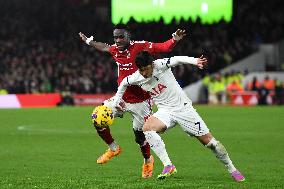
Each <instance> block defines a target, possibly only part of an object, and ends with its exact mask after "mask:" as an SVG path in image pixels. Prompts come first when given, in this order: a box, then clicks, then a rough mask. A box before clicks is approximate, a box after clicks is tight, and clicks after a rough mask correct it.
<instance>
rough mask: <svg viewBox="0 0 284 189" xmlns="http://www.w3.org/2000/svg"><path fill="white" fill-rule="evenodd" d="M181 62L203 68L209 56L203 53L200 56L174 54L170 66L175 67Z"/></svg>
mask: <svg viewBox="0 0 284 189" xmlns="http://www.w3.org/2000/svg"><path fill="white" fill-rule="evenodd" d="M180 64H193V65H196V66H198V68H200V69H203V67H204V65H205V64H207V58H204V57H203V55H201V56H200V57H199V58H194V57H188V56H174V57H172V58H170V63H169V64H168V66H169V67H174V66H177V65H180Z"/></svg>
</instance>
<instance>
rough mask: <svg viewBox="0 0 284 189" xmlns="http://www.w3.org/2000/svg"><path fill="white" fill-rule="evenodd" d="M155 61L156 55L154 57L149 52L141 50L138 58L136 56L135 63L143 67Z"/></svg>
mask: <svg viewBox="0 0 284 189" xmlns="http://www.w3.org/2000/svg"><path fill="white" fill-rule="evenodd" d="M153 61H154V57H152V56H151V55H150V54H149V53H148V52H146V51H142V52H140V53H139V54H138V55H137V56H136V58H135V63H136V66H137V67H138V68H139V69H140V68H142V67H146V66H148V65H150V64H152V62H153Z"/></svg>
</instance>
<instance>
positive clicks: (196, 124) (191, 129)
mask: <svg viewBox="0 0 284 189" xmlns="http://www.w3.org/2000/svg"><path fill="white" fill-rule="evenodd" d="M153 116H154V117H156V118H158V119H159V120H160V121H162V122H163V123H164V124H165V125H166V127H167V129H169V128H172V127H174V126H175V125H176V124H177V123H178V124H179V125H180V126H181V128H182V129H183V130H184V132H186V133H187V134H188V135H190V136H203V135H206V134H208V133H209V129H208V128H207V125H206V124H205V122H204V121H203V119H202V118H201V117H200V116H199V114H198V113H197V112H196V110H195V109H194V108H193V107H192V106H187V107H184V108H182V109H181V108H180V109H179V110H168V109H159V110H158V111H157V112H156V113H154V114H153Z"/></svg>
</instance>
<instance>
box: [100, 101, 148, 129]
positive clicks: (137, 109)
mask: <svg viewBox="0 0 284 189" xmlns="http://www.w3.org/2000/svg"><path fill="white" fill-rule="evenodd" d="M113 100H114V97H112V98H110V99H108V100H105V101H104V102H103V104H104V105H105V106H107V107H109V108H111V109H112V111H113V115H114V117H122V115H123V113H124V112H129V113H130V114H131V115H132V125H133V129H134V130H135V131H142V128H143V125H144V123H145V120H146V119H147V118H148V117H150V115H152V113H153V111H152V101H151V100H150V99H147V100H145V101H143V102H141V103H125V107H124V111H123V112H122V111H118V110H117V109H116V108H115V105H114V103H113Z"/></svg>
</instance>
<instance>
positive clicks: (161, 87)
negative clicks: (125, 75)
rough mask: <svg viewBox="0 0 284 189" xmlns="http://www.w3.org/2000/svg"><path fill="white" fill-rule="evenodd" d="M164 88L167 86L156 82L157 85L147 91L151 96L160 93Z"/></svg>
mask: <svg viewBox="0 0 284 189" xmlns="http://www.w3.org/2000/svg"><path fill="white" fill-rule="evenodd" d="M166 88H167V86H165V85H163V84H160V83H158V85H157V86H156V87H155V88H152V90H151V91H149V93H150V95H151V96H156V95H158V94H161V93H162V92H163V91H164V89H166Z"/></svg>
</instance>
